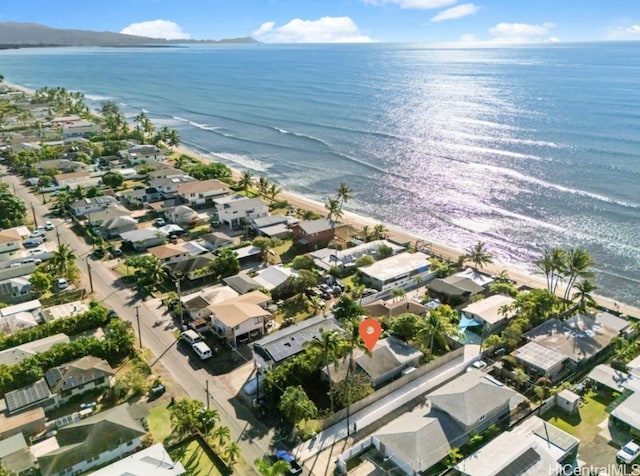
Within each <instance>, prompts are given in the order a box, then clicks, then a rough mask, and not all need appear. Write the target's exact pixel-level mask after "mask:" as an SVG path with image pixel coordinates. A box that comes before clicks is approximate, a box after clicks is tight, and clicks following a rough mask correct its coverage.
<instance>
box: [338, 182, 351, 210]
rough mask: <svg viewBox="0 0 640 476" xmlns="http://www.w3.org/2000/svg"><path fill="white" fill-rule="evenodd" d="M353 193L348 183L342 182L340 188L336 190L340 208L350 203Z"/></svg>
mask: <svg viewBox="0 0 640 476" xmlns="http://www.w3.org/2000/svg"><path fill="white" fill-rule="evenodd" d="M352 193H353V190H351V189H350V188H349V186H348V185H347V184H346V183H344V182H340V185H338V188H337V190H336V198H337V199H338V200H340V208H342V207H343V206H344V204H345V203H347V202H348V201H349V199H350V198H351V194H352Z"/></svg>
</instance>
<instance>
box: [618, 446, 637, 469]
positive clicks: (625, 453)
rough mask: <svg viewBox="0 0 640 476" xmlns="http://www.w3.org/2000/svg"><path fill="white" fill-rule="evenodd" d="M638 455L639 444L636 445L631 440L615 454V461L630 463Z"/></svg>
mask: <svg viewBox="0 0 640 476" xmlns="http://www.w3.org/2000/svg"><path fill="white" fill-rule="evenodd" d="M638 455H640V446H638V445H637V444H636V443H634V442H633V441H630V442H629V443H627V444H626V445H624V446H623V447H622V448H620V451H618V453H617V454H616V461H617V462H619V463H625V464H631V463H633V462H634V461H635V460H636V459H637V458H638Z"/></svg>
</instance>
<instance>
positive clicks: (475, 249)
mask: <svg viewBox="0 0 640 476" xmlns="http://www.w3.org/2000/svg"><path fill="white" fill-rule="evenodd" d="M464 256H465V261H471V262H472V263H473V269H474V270H476V271H478V269H482V268H484V266H485V265H487V264H491V263H493V258H492V256H491V255H490V254H489V253H488V252H487V250H486V248H485V243H484V242H482V241H479V242H478V243H476V244H475V246H472V247H471V248H469V249H468V250H467V253H466V254H465V255H464Z"/></svg>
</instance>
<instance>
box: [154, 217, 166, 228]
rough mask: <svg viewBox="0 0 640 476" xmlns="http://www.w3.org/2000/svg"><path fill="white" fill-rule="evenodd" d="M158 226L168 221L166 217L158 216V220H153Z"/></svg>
mask: <svg viewBox="0 0 640 476" xmlns="http://www.w3.org/2000/svg"><path fill="white" fill-rule="evenodd" d="M153 223H154V224H155V225H156V226H165V225H166V224H167V222H166V221H165V220H164V218H156V221H154V222H153Z"/></svg>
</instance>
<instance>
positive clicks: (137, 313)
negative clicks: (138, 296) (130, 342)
mask: <svg viewBox="0 0 640 476" xmlns="http://www.w3.org/2000/svg"><path fill="white" fill-rule="evenodd" d="M134 309H135V310H136V321H137V322H138V342H139V344H140V349H142V332H141V331H140V312H139V311H138V310H139V309H140V306H136V307H134Z"/></svg>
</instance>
